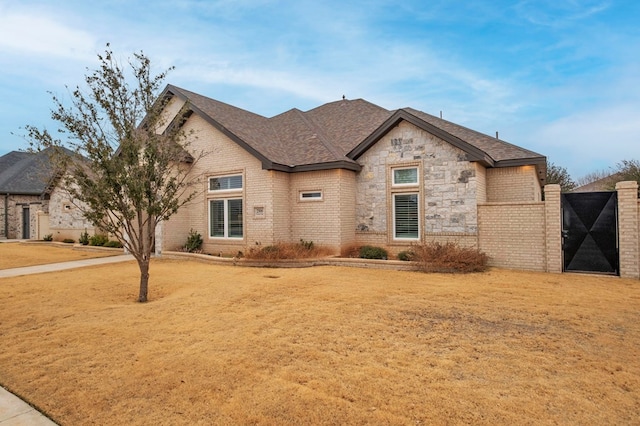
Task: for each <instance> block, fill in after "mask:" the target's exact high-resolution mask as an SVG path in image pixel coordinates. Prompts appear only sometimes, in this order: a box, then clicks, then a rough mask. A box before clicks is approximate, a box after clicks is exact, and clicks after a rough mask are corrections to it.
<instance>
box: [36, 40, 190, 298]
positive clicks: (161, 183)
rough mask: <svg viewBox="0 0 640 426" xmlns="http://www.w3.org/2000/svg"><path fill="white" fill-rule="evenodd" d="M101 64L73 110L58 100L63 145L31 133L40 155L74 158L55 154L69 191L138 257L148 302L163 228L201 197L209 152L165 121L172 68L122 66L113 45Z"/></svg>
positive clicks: (74, 95) (136, 62)
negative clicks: (165, 88)
mask: <svg viewBox="0 0 640 426" xmlns="http://www.w3.org/2000/svg"><path fill="white" fill-rule="evenodd" d="M98 60H99V67H98V68H97V69H96V70H93V71H89V70H87V71H88V74H87V75H85V83H86V88H83V89H81V88H80V87H79V86H76V88H75V89H74V90H72V91H71V90H69V92H70V95H71V99H72V101H71V105H70V106H66V105H65V104H64V103H63V102H62V100H61V99H60V98H59V97H58V96H56V95H53V94H52V97H53V101H54V104H55V108H54V109H53V110H52V112H51V117H52V118H53V119H54V120H55V121H57V122H58V123H59V124H60V125H61V129H60V130H59V131H60V132H61V133H62V134H63V135H64V137H65V140H64V141H62V140H59V139H54V138H53V137H52V136H51V134H50V133H49V132H48V131H47V130H39V129H38V128H36V127H34V126H26V130H27V132H28V137H29V139H30V140H31V141H32V143H33V145H35V146H36V147H37V148H39V149H41V148H43V147H49V146H54V147H65V148H68V149H70V150H71V151H72V152H73V153H74V155H68V154H66V153H67V152H68V151H66V150H61V149H59V150H56V152H58V153H59V154H58V155H59V158H58V159H59V160H60V161H61V163H63V166H64V169H65V170H66V173H65V176H64V178H63V179H64V180H63V182H64V185H65V186H66V189H67V190H68V191H69V192H70V193H71V195H72V196H73V197H74V198H75V199H76V200H77V201H78V206H80V207H81V208H82V209H83V213H84V215H85V217H86V218H87V219H88V220H90V221H92V222H93V223H94V224H95V225H96V226H98V227H99V228H101V229H102V230H103V231H105V232H108V233H110V234H112V235H114V236H115V237H116V238H117V239H118V240H119V241H120V242H121V243H122V244H123V245H124V247H125V248H126V249H127V250H128V251H129V252H130V253H131V254H132V255H133V256H134V257H135V259H136V260H137V262H138V266H139V269H140V292H139V296H138V301H139V302H146V301H147V296H148V285H149V266H150V261H151V254H152V251H153V247H154V245H155V230H156V227H157V226H158V224H159V223H160V222H161V221H165V220H168V219H169V218H170V217H171V216H172V215H173V214H175V213H176V212H177V211H178V209H180V208H181V207H182V206H184V205H185V204H186V203H188V202H189V201H191V199H192V198H193V197H194V196H195V194H196V188H197V187H200V186H201V185H198V186H196V184H197V183H198V182H199V178H198V177H194V176H193V175H192V174H191V173H190V172H191V170H192V168H193V166H194V164H195V162H197V160H198V159H199V158H201V156H202V155H203V154H197V155H195V156H194V155H192V154H193V153H192V154H189V153H188V145H189V144H188V142H187V139H188V135H187V134H186V133H185V132H184V131H183V130H182V128H181V126H180V124H181V123H179V122H175V121H174V122H172V123H166V117H164V116H163V114H162V110H163V107H164V106H165V105H166V102H167V100H165V99H158V93H160V90H161V85H163V84H164V83H163V81H164V79H165V78H166V75H167V73H168V72H169V71H171V70H172V69H173V68H170V69H168V70H166V71H164V72H162V73H160V74H157V75H152V73H151V61H150V60H149V58H147V57H146V56H145V55H144V53H143V52H142V51H141V52H139V53H135V54H134V55H133V58H129V59H128V60H127V62H126V64H125V65H123V64H122V63H121V62H120V61H118V60H117V59H116V58H115V57H114V54H113V52H112V51H111V50H110V46H109V44H107V47H106V50H105V52H104V54H99V55H98ZM127 65H128V66H127ZM185 108H186V107H185ZM185 112H186V109H185ZM184 116H185V115H184V114H178V117H184ZM167 124H168V125H167Z"/></svg>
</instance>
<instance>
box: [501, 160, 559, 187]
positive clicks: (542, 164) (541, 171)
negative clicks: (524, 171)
mask: <svg viewBox="0 0 640 426" xmlns="http://www.w3.org/2000/svg"><path fill="white" fill-rule="evenodd" d="M519 166H534V167H535V168H536V173H537V174H538V180H539V181H540V184H541V185H542V186H544V184H545V181H546V179H547V157H545V156H542V155H541V156H539V157H528V158H515V159H510V160H500V161H496V162H495V164H494V166H493V167H519Z"/></svg>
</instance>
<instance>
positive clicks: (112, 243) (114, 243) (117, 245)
mask: <svg viewBox="0 0 640 426" xmlns="http://www.w3.org/2000/svg"><path fill="white" fill-rule="evenodd" d="M104 247H115V248H122V243H121V242H120V241H118V240H111V241H107V242H106V243H104Z"/></svg>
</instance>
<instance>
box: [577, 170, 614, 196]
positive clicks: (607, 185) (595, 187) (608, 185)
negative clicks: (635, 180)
mask: <svg viewBox="0 0 640 426" xmlns="http://www.w3.org/2000/svg"><path fill="white" fill-rule="evenodd" d="M622 179H623V178H622V175H621V174H620V173H612V174H610V175H608V176H605V177H603V178H600V179H596V180H594V181H593V182H589V183H587V184H584V185H580V186H577V187H575V188H573V189H572V190H571V192H601V191H613V189H614V188H615V186H616V183H618V182H620V181H621V180H622Z"/></svg>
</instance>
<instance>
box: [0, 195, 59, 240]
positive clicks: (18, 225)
mask: <svg viewBox="0 0 640 426" xmlns="http://www.w3.org/2000/svg"><path fill="white" fill-rule="evenodd" d="M5 206H6V210H5ZM26 208H28V209H29V239H37V238H38V212H39V211H44V212H46V211H48V208H49V202H48V201H47V200H43V199H42V198H41V197H40V196H39V195H9V196H6V195H3V196H2V197H1V199H0V238H1V239H22V238H23V234H22V226H23V223H22V222H23V220H22V215H23V211H24V209H26Z"/></svg>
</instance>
